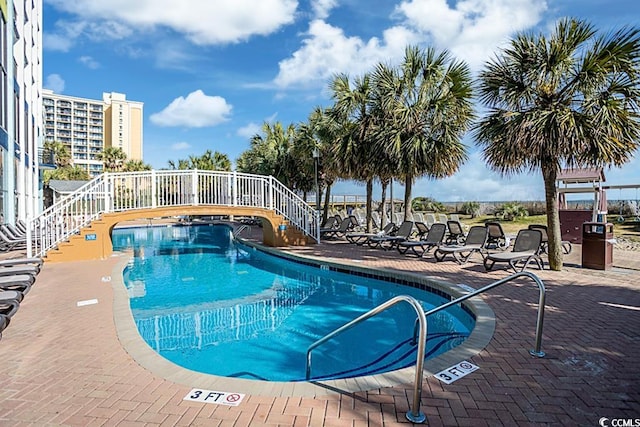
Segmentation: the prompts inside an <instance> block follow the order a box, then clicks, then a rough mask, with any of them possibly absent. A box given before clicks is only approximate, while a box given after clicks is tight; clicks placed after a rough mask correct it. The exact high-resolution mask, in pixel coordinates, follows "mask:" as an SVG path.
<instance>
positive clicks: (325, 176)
mask: <svg viewBox="0 0 640 427" xmlns="http://www.w3.org/2000/svg"><path fill="white" fill-rule="evenodd" d="M337 131H338V128H337V126H336V123H335V122H334V121H333V120H332V119H331V117H330V115H329V113H328V110H327V109H323V108H321V107H316V108H314V109H313V111H312V112H311V114H310V115H309V118H308V120H307V122H305V123H301V124H300V125H299V127H298V140H299V145H300V147H299V149H298V150H295V151H296V152H299V153H300V154H301V155H302V156H304V159H305V161H304V162H303V167H304V169H305V171H307V172H306V173H307V177H308V182H309V184H310V185H313V186H314V187H315V173H316V171H315V164H314V161H315V160H314V158H313V156H314V150H316V151H317V155H318V159H317V161H318V170H317V174H318V187H319V194H318V197H320V198H321V196H322V193H323V192H324V195H325V202H324V207H323V208H322V221H323V222H324V220H326V219H327V216H328V214H329V207H330V204H331V186H332V185H333V183H334V182H335V180H336V179H337V176H338V174H339V171H337V170H336V162H335V158H334V156H333V153H334V150H333V146H334V144H335V142H336V138H337ZM313 190H314V191H316V190H317V189H315V188H313Z"/></svg>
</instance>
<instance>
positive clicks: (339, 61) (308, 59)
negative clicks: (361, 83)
mask: <svg viewBox="0 0 640 427" xmlns="http://www.w3.org/2000/svg"><path fill="white" fill-rule="evenodd" d="M415 41H416V38H415V35H414V34H413V33H412V32H411V31H409V30H407V29H405V28H402V27H392V28H389V29H387V30H386V31H384V33H383V37H382V40H380V39H379V38H377V37H373V38H371V39H369V40H368V41H366V42H365V41H364V40H362V39H361V38H359V37H348V36H347V35H345V33H344V31H343V30H342V29H341V28H338V27H334V26H332V25H330V24H328V23H326V22H324V21H322V20H314V21H312V22H311V24H310V25H309V31H308V33H307V38H306V39H305V40H304V41H303V42H302V44H303V46H302V47H301V48H300V49H299V50H298V51H296V52H294V53H293V55H292V56H291V57H290V58H287V59H285V60H283V61H280V63H279V66H280V71H279V73H278V75H277V76H276V78H275V79H274V83H275V85H276V86H278V87H280V88H286V87H290V86H315V85H318V84H321V85H324V84H326V82H327V81H328V80H329V79H330V78H331V77H332V76H333V75H334V74H336V73H341V72H348V73H349V74H351V75H358V74H362V73H364V72H366V71H368V70H370V69H371V68H372V67H373V66H375V64H377V63H378V62H380V61H390V60H394V59H399V58H400V57H401V56H402V55H403V54H404V48H405V46H406V45H407V44H410V43H413V42H415Z"/></svg>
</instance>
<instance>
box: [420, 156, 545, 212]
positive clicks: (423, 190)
mask: <svg viewBox="0 0 640 427" xmlns="http://www.w3.org/2000/svg"><path fill="white" fill-rule="evenodd" d="M412 190H413V196H414V197H416V196H425V197H432V198H433V199H435V200H438V201H450V202H455V201H485V202H486V201H526V200H544V186H543V182H542V177H541V176H540V175H539V174H533V175H532V174H520V175H516V176H513V177H502V176H501V175H500V174H498V173H496V172H493V171H491V170H489V169H488V167H487V165H486V163H485V161H484V159H483V158H482V154H481V153H480V152H479V151H476V152H473V153H471V154H470V155H469V159H468V160H467V162H466V163H465V164H464V165H462V166H461V168H460V170H459V171H458V172H457V173H456V174H455V175H453V176H450V177H448V178H444V179H439V180H427V179H420V180H418V181H417V182H416V183H415V184H414V186H413V189H412Z"/></svg>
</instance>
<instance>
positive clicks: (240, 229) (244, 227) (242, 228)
mask: <svg viewBox="0 0 640 427" xmlns="http://www.w3.org/2000/svg"><path fill="white" fill-rule="evenodd" d="M245 230H249V233H251V226H250V225H247V224H242V225H241V226H240V227H238V228H236V229H235V230H233V237H238V236H239V235H240V233H242V232H243V231H245Z"/></svg>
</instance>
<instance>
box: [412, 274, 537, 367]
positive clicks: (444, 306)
mask: <svg viewBox="0 0 640 427" xmlns="http://www.w3.org/2000/svg"><path fill="white" fill-rule="evenodd" d="M521 276H526V277H529V278H531V279H532V280H533V281H534V282H536V284H537V285H538V288H539V289H540V297H539V300H538V320H537V322H536V343H535V349H533V350H529V354H531V355H532V356H536V357H544V356H545V353H544V351H542V350H541V349H540V347H541V346H542V326H543V322H544V304H545V302H544V301H545V288H544V283H542V280H540V278H539V277H538V276H536V275H535V274H533V273H530V272H528V271H521V272H519V273H515V274H512V275H511V276H508V277H505V278H504V279H500V280H498V281H496V282H493V283H491V284H489V285H487V286H485V287H484V288H480V289H477V290H475V291H473V292H470V293H468V294H466V295H464V296H461V297H460V298H456V299H455V300H453V301H450V302H448V303H446V304H442V305H439V306H438V307H436V308H433V309H431V310H429V311H427V312H426V313H425V317H428V316H430V315H432V314H434V313H437V312H439V311H442V310H446V309H447V308H449V307H451V306H453V305H456V304H459V303H461V302H462V301H466V300H468V299H469V298H473V297H474V296H476V295H478V294H481V293H483V292H486V291H488V290H491V289H493V288H495V287H497V286H500V285H503V284H505V283H507V282H510V281H512V280H513V279H517V278H518V277H521ZM418 328H419V325H418V320H416V323H415V324H414V328H413V341H412V343H413V344H414V345H415V342H416V339H417V338H416V335H417V334H418Z"/></svg>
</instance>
